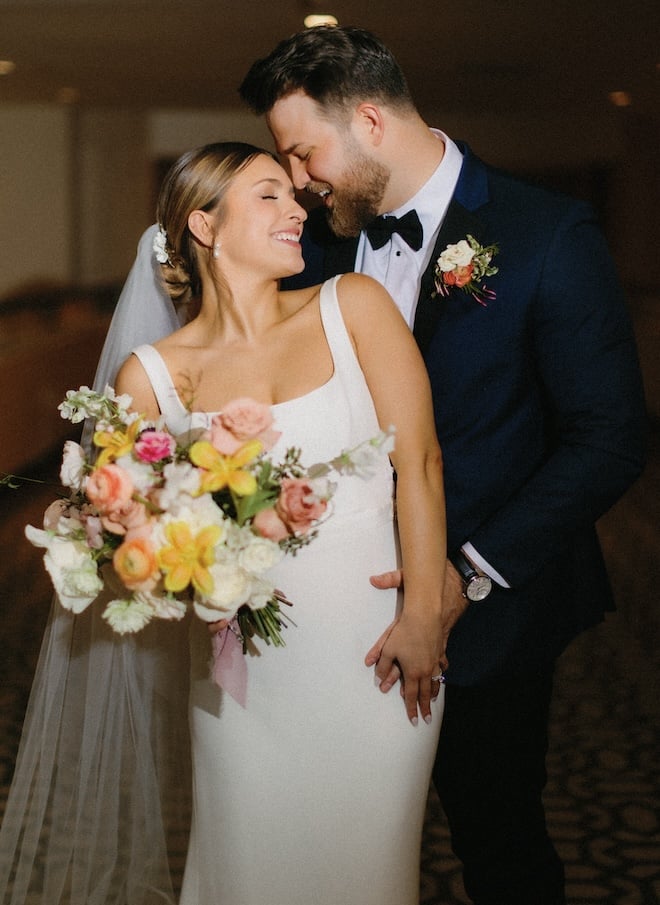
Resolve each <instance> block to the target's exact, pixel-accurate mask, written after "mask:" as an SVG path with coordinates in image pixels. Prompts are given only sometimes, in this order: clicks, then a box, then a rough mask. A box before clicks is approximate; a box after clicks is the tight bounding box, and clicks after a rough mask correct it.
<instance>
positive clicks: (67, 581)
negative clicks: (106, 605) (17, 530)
mask: <svg viewBox="0 0 660 905" xmlns="http://www.w3.org/2000/svg"><path fill="white" fill-rule="evenodd" d="M25 535H26V537H27V539H28V540H29V541H30V543H32V544H34V546H35V547H45V548H46V553H45V554H44V565H45V566H46V570H47V572H48V574H49V575H50V578H51V581H52V582H53V587H54V588H55V592H56V594H57V596H58V598H59V601H60V603H61V604H62V606H63V607H64V609H66V610H71V611H72V612H74V613H82V611H83V610H84V609H86V608H87V607H88V606H89V604H90V603H91V602H92V601H93V600H94V599H95V598H96V597H97V596H98V595H99V593H100V592H101V590H102V589H103V582H102V580H101V578H100V576H99V574H98V569H97V567H96V563H95V562H94V560H93V559H92V557H91V555H90V552H89V549H88V548H87V546H86V544H84V543H83V542H82V541H78V540H72V539H71V538H67V537H58V536H57V535H55V534H53V533H52V532H51V531H40V530H39V529H38V528H33V527H32V525H28V526H27V527H26V529H25Z"/></svg>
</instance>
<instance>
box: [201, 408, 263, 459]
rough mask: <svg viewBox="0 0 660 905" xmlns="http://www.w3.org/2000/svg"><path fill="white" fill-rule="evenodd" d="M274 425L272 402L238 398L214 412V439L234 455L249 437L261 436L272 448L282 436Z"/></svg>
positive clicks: (225, 451)
mask: <svg viewBox="0 0 660 905" xmlns="http://www.w3.org/2000/svg"><path fill="white" fill-rule="evenodd" d="M272 425H273V415H272V413H271V410H270V406H269V405H265V404H264V403H262V402H255V401H254V399H247V398H244V399H234V400H233V401H232V402H228V403H227V405H226V406H225V407H224V409H223V411H222V412H220V413H219V414H218V415H215V416H214V418H213V420H212V422H211V443H212V444H213V446H215V448H216V449H217V450H218V452H221V453H223V455H225V456H233V455H234V453H235V452H236V451H237V450H238V449H240V447H241V446H243V444H244V443H246V442H247V441H248V440H260V441H261V443H262V444H263V447H264V449H271V448H272V447H273V446H274V445H275V443H276V442H277V440H278V438H279V436H280V433H279V431H276V430H273V429H272Z"/></svg>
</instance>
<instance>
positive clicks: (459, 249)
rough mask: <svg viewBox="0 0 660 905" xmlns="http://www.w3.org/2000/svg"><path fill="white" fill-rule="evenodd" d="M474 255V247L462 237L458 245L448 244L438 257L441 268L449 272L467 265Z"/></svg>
mask: <svg viewBox="0 0 660 905" xmlns="http://www.w3.org/2000/svg"><path fill="white" fill-rule="evenodd" d="M473 257H474V249H472V248H471V247H470V245H469V243H468V242H467V241H466V240H465V239H461V241H460V242H457V244H456V245H448V246H447V247H446V248H445V250H444V251H443V252H442V254H441V255H440V257H439V258H438V264H439V265H440V270H442V271H443V272H445V273H448V272H449V271H450V270H453V269H454V268H455V267H467V266H468V264H469V263H470V262H471V261H472V258H473Z"/></svg>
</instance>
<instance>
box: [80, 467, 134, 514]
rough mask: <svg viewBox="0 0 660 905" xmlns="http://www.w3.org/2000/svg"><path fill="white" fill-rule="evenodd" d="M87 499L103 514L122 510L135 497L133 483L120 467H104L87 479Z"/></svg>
mask: <svg viewBox="0 0 660 905" xmlns="http://www.w3.org/2000/svg"><path fill="white" fill-rule="evenodd" d="M85 493H86V495H87V499H88V500H89V501H90V503H92V504H93V505H94V506H96V508H97V509H99V510H100V511H101V512H104V513H106V512H111V511H112V510H113V509H121V507H122V506H124V505H125V504H126V503H128V501H129V500H130V498H131V496H132V495H133V482H132V481H131V479H130V477H129V475H128V473H127V472H125V471H124V469H123V468H120V467H119V466H118V465H112V464H111V465H103V466H101V468H97V469H96V470H95V471H93V472H92V473H91V475H90V476H89V477H88V478H87V484H86V485H85Z"/></svg>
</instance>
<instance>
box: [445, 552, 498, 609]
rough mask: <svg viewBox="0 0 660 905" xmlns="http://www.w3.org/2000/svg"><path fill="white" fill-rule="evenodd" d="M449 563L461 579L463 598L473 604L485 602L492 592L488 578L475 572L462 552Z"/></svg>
mask: <svg viewBox="0 0 660 905" xmlns="http://www.w3.org/2000/svg"><path fill="white" fill-rule="evenodd" d="M451 561H452V563H453V565H454V567H455V569H456V571H457V572H458V574H459V575H460V576H461V578H462V579H463V596H464V597H467V599H468V600H470V601H473V602H474V601H477V600H485V599H486V597H488V595H489V594H490V592H491V591H492V590H493V582H492V580H491V579H490V578H489V576H488V575H484V574H483V572H477V570H476V569H475V568H474V566H473V565H472V563H471V562H470V560H469V559H468V558H467V556H466V555H465V554H464V553H463V551H462V550H459V551H458V552H457V553H456V554H455V555H454V556H452V557H451Z"/></svg>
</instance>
